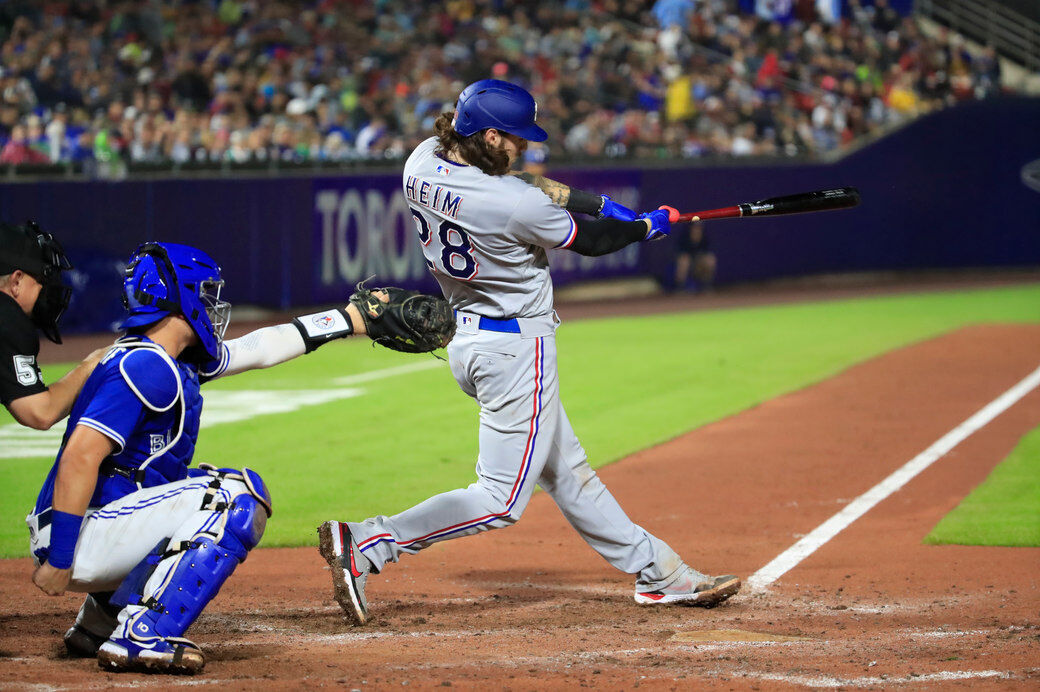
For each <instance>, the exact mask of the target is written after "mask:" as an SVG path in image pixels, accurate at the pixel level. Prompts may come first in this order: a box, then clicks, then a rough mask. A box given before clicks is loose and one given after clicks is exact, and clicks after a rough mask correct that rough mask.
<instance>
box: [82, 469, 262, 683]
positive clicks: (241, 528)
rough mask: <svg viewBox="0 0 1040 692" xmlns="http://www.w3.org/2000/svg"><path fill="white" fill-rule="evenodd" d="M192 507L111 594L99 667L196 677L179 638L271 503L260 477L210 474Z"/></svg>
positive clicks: (241, 556)
mask: <svg viewBox="0 0 1040 692" xmlns="http://www.w3.org/2000/svg"><path fill="white" fill-rule="evenodd" d="M211 478H212V480H211V482H210V484H209V486H208V491H207V493H206V495H205V496H203V498H202V502H201V503H200V505H199V507H198V509H197V510H196V511H195V512H194V513H192V514H191V515H190V516H188V517H187V518H185V519H184V520H183V521H182V522H181V523H180V525H179V526H177V527H176V529H175V530H174V532H173V533H172V535H171V536H170V537H169V538H168V539H165V540H162V541H160V542H159V543H158V544H157V545H156V546H155V547H154V549H153V550H152V551H151V552H150V553H149V554H148V555H147V556H146V557H145V559H144V560H142V561H141V562H140V564H138V565H137V566H136V567H135V568H134V569H133V571H131V572H130V574H128V575H127V577H126V579H125V580H124V581H123V583H122V584H121V585H120V587H119V589H117V590H116V593H115V595H114V596H113V597H112V601H113V602H114V603H117V604H123V605H124V606H125V607H124V608H123V610H122V611H121V612H120V613H119V626H118V627H117V628H116V630H115V631H114V632H113V633H112V636H111V637H109V639H108V641H106V642H105V643H104V644H103V645H102V646H101V648H100V650H99V651H98V665H100V666H101V667H102V668H104V669H105V670H113V671H132V670H137V671H145V672H151V671H155V672H164V673H189V674H190V673H197V672H199V671H201V670H202V668H203V666H204V664H205V659H204V657H203V655H202V652H201V650H200V649H199V648H198V647H197V646H196V645H195V644H194V643H192V642H191V641H189V640H188V639H185V638H184V637H183V635H184V633H185V631H186V630H187V629H188V627H190V626H191V624H192V623H193V622H194V621H195V619H196V618H197V617H198V616H199V615H200V614H201V613H202V609H203V608H205V606H206V604H207V603H209V601H210V600H212V599H213V597H214V596H216V595H217V592H218V591H219V590H220V587H221V586H222V585H223V584H224V581H225V580H226V579H227V578H228V577H229V576H231V573H232V572H233V571H234V570H235V568H236V567H237V566H238V564H239V563H240V562H242V561H244V560H245V559H246V555H247V554H248V553H249V551H250V550H252V549H253V548H255V547H256V545H257V544H258V543H259V542H260V538H261V536H263V533H264V528H265V526H266V524H267V518H268V517H269V516H270V513H271V498H270V495H269V494H268V493H267V489H266V488H265V487H264V484H263V481H262V480H261V479H260V476H259V475H257V474H256V473H255V472H253V471H249V470H248V469H246V470H243V471H242V472H238V471H234V470H232V469H221V470H220V471H213V472H211Z"/></svg>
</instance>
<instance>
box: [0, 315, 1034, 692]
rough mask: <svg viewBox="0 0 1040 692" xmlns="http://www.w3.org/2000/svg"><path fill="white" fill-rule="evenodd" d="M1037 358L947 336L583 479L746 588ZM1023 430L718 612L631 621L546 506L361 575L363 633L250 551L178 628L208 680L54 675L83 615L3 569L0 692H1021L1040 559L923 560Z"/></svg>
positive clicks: (970, 334)
mask: <svg viewBox="0 0 1040 692" xmlns="http://www.w3.org/2000/svg"><path fill="white" fill-rule="evenodd" d="M1038 353H1040V326H1013V327H1012V326H980V327H972V328H968V329H963V330H960V331H957V332H954V333H952V334H948V335H945V336H943V337H940V338H937V339H934V340H930V341H926V342H923V343H919V344H916V345H913V346H910V347H907V348H903V349H900V350H898V351H894V352H892V353H888V354H886V355H884V356H881V357H879V358H875V359H873V360H870V361H868V362H865V363H862V364H860V365H857V366H855V367H853V368H850V369H849V370H847V371H845V372H843V373H841V374H839V375H838V376H836V377H834V378H831V379H829V380H827V381H825V382H822V383H820V384H818V385H815V386H812V387H809V388H806V389H804V390H801V391H797V392H794V393H792V394H789V395H786V396H782V397H779V398H777V399H774V400H771V401H769V402H766V403H764V404H762V405H760V406H758V407H755V408H753V409H751V410H749V411H746V412H744V413H741V414H739V415H737V416H733V417H731V418H728V419H725V420H722V421H720V422H717V423H714V424H712V425H708V426H706V427H704V428H701V429H699V430H697V431H694V432H692V433H690V434H688V435H684V436H682V437H680V438H677V439H675V440H672V441H671V442H668V443H666V444H663V445H659V446H657V447H654V448H652V449H648V450H645V451H643V452H640V453H639V454H636V455H634V456H632V457H630V458H628V459H625V460H624V461H622V462H620V463H616V464H613V465H610V466H608V467H605V468H603V469H601V470H600V472H599V473H600V475H601V477H602V478H603V479H604V481H605V482H606V484H607V485H608V487H610V488H611V490H612V492H613V493H614V494H615V495H616V496H617V497H618V499H619V501H620V502H621V504H622V506H623V507H625V509H626V510H627V511H628V512H629V514H630V515H631V516H632V517H633V518H634V519H636V521H638V522H639V523H641V524H642V525H644V526H646V528H648V529H649V530H651V531H652V532H654V533H656V534H657V535H659V536H661V537H662V538H664V539H665V540H667V541H668V542H669V543H670V544H671V545H672V546H673V547H675V548H676V549H677V550H678V551H679V552H680V553H681V554H682V555H683V556H684V557H685V558H686V559H687V560H688V561H689V562H691V563H692V564H694V565H695V566H697V567H698V568H700V569H701V570H704V571H709V572H713V573H724V572H733V573H736V574H740V575H743V576H745V577H746V576H749V575H750V574H752V573H753V572H755V571H756V570H757V569H759V568H761V567H762V566H763V565H765V564H766V563H768V562H769V561H770V560H772V559H773V558H774V557H776V556H777V555H778V554H779V553H781V552H783V551H784V550H786V549H787V548H788V547H790V546H791V544H793V543H794V542H795V541H796V540H797V539H798V538H799V537H800V536H801V535H803V534H805V533H807V532H809V531H811V530H812V529H813V528H815V527H816V526H818V525H819V524H821V523H822V522H823V521H825V520H826V519H828V518H829V517H831V516H832V515H833V514H835V513H836V512H837V511H838V510H840V509H841V508H842V507H843V506H844V505H846V504H847V503H848V502H849V501H850V500H852V499H853V498H855V497H857V496H858V495H860V494H861V493H863V492H864V491H866V490H867V489H869V488H871V487H872V486H873V485H874V484H876V483H877V482H878V481H880V480H881V479H883V478H884V477H886V476H887V475H888V474H890V473H891V472H892V471H894V470H895V469H897V468H899V467H900V466H902V465H903V464H904V463H905V462H906V461H908V460H909V459H911V458H912V457H914V456H915V455H917V454H918V453H920V452H921V451H922V450H924V449H925V448H926V447H928V446H929V445H931V444H932V443H933V442H934V441H935V440H937V439H938V438H940V437H941V436H942V435H944V434H945V433H946V432H948V431H949V430H951V429H952V428H954V427H955V426H956V425H958V424H959V423H961V422H962V421H964V420H965V419H966V418H968V417H969V416H970V415H972V414H973V413H975V412H976V411H978V410H979V409H980V408H982V407H983V406H984V405H985V404H987V403H988V402H990V401H992V400H993V399H994V398H996V397H997V396H999V395H1000V394H1001V393H1003V392H1004V391H1005V390H1007V389H1008V388H1009V387H1011V386H1012V385H1014V384H1015V383H1016V382H1018V381H1019V380H1021V379H1022V378H1023V377H1024V376H1026V375H1027V374H1028V373H1029V372H1031V371H1032V370H1033V369H1035V368H1036V367H1037V365H1038V358H1037V354H1038ZM564 376H566V374H565V373H564ZM1038 422H1040V392H1038V391H1035V390H1034V391H1033V392H1031V393H1029V394H1028V395H1027V396H1026V397H1025V398H1024V399H1022V400H1021V401H1020V402H1018V403H1017V404H1015V405H1014V406H1012V407H1011V408H1010V409H1009V410H1008V411H1006V412H1005V413H1003V414H1002V415H1000V416H999V417H998V418H996V419H995V420H994V421H993V422H991V423H990V424H989V425H987V426H986V427H984V428H983V429H982V430H981V431H979V432H977V433H975V434H974V435H973V436H971V437H969V438H968V439H967V440H966V441H965V442H963V443H962V444H960V445H959V446H957V447H956V448H955V449H953V450H952V451H951V452H950V453H949V454H947V455H946V456H945V457H943V458H941V459H940V460H939V461H937V462H936V463H935V464H933V465H932V466H931V467H929V468H928V469H927V470H926V471H924V472H923V473H922V474H921V475H919V476H917V477H916V478H914V479H913V480H912V481H911V482H910V483H909V484H907V485H906V486H905V487H904V488H902V489H901V490H899V491H898V492H897V493H895V494H894V495H892V496H891V497H889V498H888V499H886V500H884V501H882V502H881V503H880V504H879V505H877V506H876V507H874V508H873V509H872V510H871V511H869V512H868V513H867V514H866V515H865V516H863V517H862V518H861V519H859V520H858V521H856V522H855V523H854V524H852V525H851V526H850V527H849V528H848V529H846V530H845V531H844V532H842V533H840V534H838V535H837V536H836V537H835V538H834V539H833V540H831V541H830V542H828V543H826V544H825V545H824V546H823V547H822V548H820V549H819V550H818V551H817V552H816V553H814V554H813V555H811V556H809V557H808V558H807V559H806V560H805V561H804V562H802V563H800V564H798V565H797V566H796V567H794V569H792V570H791V571H790V572H788V573H787V574H785V575H784V576H783V577H781V578H780V580H779V581H777V582H776V583H775V584H774V585H773V586H772V587H771V588H769V589H768V590H766V591H763V592H759V593H752V592H747V591H745V592H742V593H741V594H738V595H737V596H736V597H734V598H733V599H732V600H731V601H730V602H728V603H726V604H725V605H723V606H721V607H719V608H716V609H713V610H704V609H698V608H663V609H656V608H647V607H640V606H637V605H635V604H634V603H633V601H632V580H631V578H629V577H627V576H626V575H623V574H620V573H618V572H616V571H614V570H613V569H612V568H610V567H609V566H608V565H607V564H606V563H604V562H603V561H602V560H601V559H600V558H599V557H598V556H596V554H595V553H593V552H592V550H591V549H589V548H588V547H587V546H585V545H584V543H582V542H581V540H580V539H579V538H578V537H577V535H576V534H575V533H574V532H573V531H572V530H571V529H570V527H569V526H567V524H566V522H565V520H564V519H563V518H562V516H561V515H560V513H559V512H558V511H557V510H556V509H555V508H554V507H553V506H552V502H551V500H550V499H549V498H548V497H547V496H545V495H544V494H541V493H539V494H537V495H536V496H535V497H534V499H533V500H532V502H531V504H530V506H529V508H528V509H527V511H526V513H525V515H524V517H523V519H522V520H521V521H520V523H519V524H518V525H517V526H515V527H512V528H510V529H508V530H504V531H497V532H492V533H490V534H488V535H479V536H476V537H471V538H466V539H461V540H457V541H451V542H447V543H442V544H438V545H436V546H434V547H432V548H430V549H429V550H426V551H424V552H423V553H421V554H420V555H417V556H414V557H408V558H406V559H405V560H403V561H402V562H401V563H400V564H396V565H389V566H388V567H387V568H386V570H385V571H384V573H383V574H381V575H376V576H373V577H371V578H370V579H369V588H368V597H369V604H370V608H371V610H372V613H373V615H374V618H375V619H374V622H373V623H372V624H371V625H369V626H367V627H364V628H352V627H350V626H348V625H346V624H345V622H344V619H343V617H342V614H341V611H340V610H339V607H338V606H337V605H336V604H335V603H334V602H333V601H332V598H331V595H332V594H331V580H330V579H329V575H328V571H327V568H326V566H325V563H324V561H323V560H322V559H321V557H320V556H319V554H318V552H317V550H316V549H313V548H307V549H272V550H259V551H257V552H255V553H254V554H253V555H251V556H250V558H249V560H248V561H247V562H246V563H245V564H243V565H242V566H241V567H240V568H239V570H238V572H237V573H236V574H235V575H234V576H233V577H232V578H231V580H230V582H229V583H228V585H227V586H226V587H225V589H224V591H223V592H222V593H221V594H220V596H219V597H218V598H217V599H216V600H215V601H214V602H213V603H212V605H211V607H210V608H209V609H208V610H207V612H206V614H204V615H203V616H202V618H201V619H200V620H199V622H198V623H197V624H196V626H195V627H194V628H193V629H192V630H191V631H190V632H189V635H190V636H191V637H192V638H193V639H194V640H195V641H196V642H197V643H199V644H200V645H201V646H202V647H203V649H204V651H205V652H206V654H207V657H208V663H207V667H206V670H205V672H204V673H203V674H202V675H201V676H198V677H196V678H190V679H189V678H169V677H147V676H139V675H114V674H107V673H101V672H99V671H98V670H97V666H96V663H95V662H94V661H92V660H69V659H66V658H64V657H63V653H62V652H63V648H62V646H61V634H62V633H63V632H64V631H65V629H66V628H67V627H68V626H69V625H70V624H71V622H72V619H73V616H74V612H75V609H76V607H77V606H78V603H79V600H80V597H79V596H77V595H66V596H64V597H61V598H56V599H52V598H47V597H46V596H44V595H42V594H40V593H39V592H37V591H36V590H35V589H34V588H33V587H32V586H31V584H30V582H29V579H28V578H29V575H30V573H31V563H30V562H29V561H28V560H8V561H2V562H0V689H54V688H77V689H86V688H92V689H100V688H107V687H112V686H131V685H135V686H137V685H140V686H148V687H180V686H183V685H185V684H190V685H191V686H202V687H208V686H210V685H212V686H214V687H217V686H219V687H225V688H233V689H259V688H264V689H297V688H302V687H323V686H324V687H335V688H346V689H353V688H359V689H389V688H395V689H401V688H402V687H404V688H416V687H418V688H428V687H454V688H464V689H478V688H479V689H512V690H543V689H562V688H577V687H595V688H599V689H634V688H651V689H703V688H718V689H748V688H755V689H776V688H791V687H799V686H812V687H843V688H856V687H867V688H887V687H906V688H909V689H918V688H921V687H926V688H934V687H948V686H964V687H968V686H971V687H972V688H978V687H983V688H1000V689H1036V688H1037V687H1038V686H1040V656H1038V651H1040V588H1038V581H1040V576H1038V575H1040V569H1038V568H1040V549H1037V548H979V547H963V546H926V545H923V544H922V543H921V540H922V538H923V537H924V536H925V535H926V534H927V533H928V532H929V531H930V530H931V529H932V527H933V526H934V525H935V523H936V522H937V521H938V520H939V519H940V518H941V517H942V516H943V515H945V514H946V513H947V512H949V511H950V510H951V509H952V508H953V507H954V506H955V505H956V504H957V503H958V502H959V501H960V500H961V499H962V498H963V497H964V496H965V495H966V494H967V493H968V492H969V491H970V490H971V489H972V488H973V487H974V486H975V485H977V484H978V483H979V482H981V481H982V480H983V479H984V478H985V477H986V475H987V474H988V473H989V472H990V470H991V469H992V468H993V467H994V466H995V465H996V464H997V463H999V462H1000V460H1001V459H1003V458H1004V457H1005V456H1006V455H1007V453H1008V452H1009V451H1010V450H1011V449H1012V448H1013V446H1014V445H1015V443H1016V442H1017V441H1018V439H1019V438H1020V437H1021V436H1022V435H1023V434H1024V433H1026V432H1027V431H1028V430H1030V429H1031V428H1033V427H1035V426H1036V425H1037V423H1038ZM578 434H579V437H580V435H581V431H580V430H579V431H578ZM276 511H277V508H276ZM329 518H330V519H332V518H335V519H348V518H351V519H353V518H354V517H329ZM272 521H277V513H276V514H275V517H274V519H273V520H272Z"/></svg>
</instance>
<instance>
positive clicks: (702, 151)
mask: <svg viewBox="0 0 1040 692" xmlns="http://www.w3.org/2000/svg"><path fill="white" fill-rule="evenodd" d="M744 4H746V3H744ZM740 6H741V3H738V2H737V0H657V1H656V2H652V3H651V2H648V1H639V0H598V1H597V2H589V1H588V0H568V1H567V2H564V3H557V4H549V3H527V2H523V1H522V0H464V1H460V0H431V1H430V2H423V3H416V2H409V1H408V0H378V1H376V0H350V1H349V2H343V1H341V2H330V1H329V0H209V1H207V2H199V1H198V0H169V1H167V2H161V3H160V2H156V1H155V0H149V1H144V0H141V1H137V2H126V1H123V0H119V1H108V2H90V1H87V0H52V1H50V2H46V3H14V4H11V5H10V6H9V7H7V8H6V11H5V13H4V16H5V17H8V18H9V19H8V25H7V26H5V27H4V26H0V146H2V147H3V148H2V149H0V151H3V152H6V155H5V157H4V159H3V161H4V162H30V161H31V162H37V161H43V160H48V161H52V162H67V161H90V160H95V161H96V162H97V163H98V164H114V163H115V162H116V160H119V161H132V162H142V163H154V162H160V161H173V162H176V163H178V164H185V163H188V162H197V163H219V162H224V161H227V162H231V163H242V164H245V163H255V162H265V161H271V160H277V161H285V162H294V163H302V162H307V161H348V160H356V159H377V160H378V159H395V158H400V157H402V156H404V153H405V152H406V151H408V150H409V149H410V148H412V147H413V146H414V145H415V144H417V143H418V141H419V140H420V139H421V138H423V137H424V136H425V135H426V133H427V132H428V131H429V130H430V127H431V125H432V119H433V118H435V117H436V116H437V114H439V113H440V112H442V111H444V110H448V109H450V108H451V107H452V106H453V105H454V99H455V98H456V96H457V95H458V92H459V90H460V89H461V88H462V87H463V86H464V85H465V84H467V83H469V82H471V81H474V80H476V79H479V78H484V77H488V76H497V77H499V78H502V79H509V80H513V81H517V82H519V83H521V84H523V85H524V86H526V87H528V88H529V89H531V91H532V92H533V93H534V94H535V96H536V98H537V99H538V102H539V106H540V112H539V122H540V123H541V124H542V125H543V127H545V129H546V130H548V131H549V133H550V138H549V140H548V142H547V143H546V146H547V147H548V148H547V150H546V152H545V153H546V155H550V154H551V155H552V156H554V157H556V158H557V159H558V160H562V159H565V158H567V157H571V158H573V157H603V156H608V157H654V158H662V157H691V158H695V157H707V156H749V155H755V156H776V155H779V156H804V155H810V156H811V155H813V154H819V153H825V152H829V151H833V150H836V149H840V148H842V147H845V146H849V145H850V144H851V143H852V142H854V141H856V140H857V139H859V138H861V137H864V136H867V135H871V134H873V133H878V132H882V131H884V129H885V128H887V127H889V126H890V125H892V124H896V123H899V122H901V121H903V120H905V119H907V118H911V117H915V116H916V115H918V114H921V113H924V112H927V111H930V110H934V109H936V108H941V107H945V106H948V105H951V104H954V103H956V102H957V101H960V100H965V99H971V98H988V97H990V96H993V95H996V94H999V93H1000V91H1001V89H1002V86H1001V74H1000V67H999V63H998V61H997V57H996V54H995V52H994V51H993V50H992V49H986V50H984V51H983V52H982V53H981V54H979V55H973V54H972V53H971V52H969V51H968V50H966V48H965V47H964V43H963V41H962V39H960V37H958V36H956V35H954V34H950V33H943V34H941V35H939V36H937V37H935V38H929V37H927V36H925V35H924V34H923V33H922V32H921V30H920V29H919V27H918V26H917V24H916V22H915V20H913V19H910V18H903V17H900V16H899V14H898V13H897V12H895V11H894V10H893V9H892V7H891V5H889V4H888V2H886V0H876V1H875V2H873V3H863V2H861V0H849V3H848V4H847V6H846V16H845V18H843V19H842V20H841V21H836V22H831V21H829V19H830V16H831V14H832V8H833V2H816V1H815V0H798V1H796V2H793V3H786V4H785V3H774V5H770V7H772V9H771V10H770V12H768V13H765V15H766V16H768V17H774V18H778V20H776V21H774V20H771V19H764V18H762V17H759V16H756V15H754V14H742V13H741V12H740V11H739V7H740ZM755 6H756V7H759V5H758V4H755ZM777 8H785V9H784V11H783V12H780V10H778V9H777ZM821 8H822V12H821ZM16 133H17V137H16V136H15V134H16ZM563 133H567V135H566V137H565V136H564V134H563ZM41 157H42V158H41Z"/></svg>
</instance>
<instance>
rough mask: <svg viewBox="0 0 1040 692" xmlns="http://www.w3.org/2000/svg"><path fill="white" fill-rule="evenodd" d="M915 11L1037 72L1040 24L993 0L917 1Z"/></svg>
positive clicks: (1038, 68) (1039, 51)
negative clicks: (988, 45)
mask: <svg viewBox="0 0 1040 692" xmlns="http://www.w3.org/2000/svg"><path fill="white" fill-rule="evenodd" d="M917 12H918V14H922V15H924V16H926V17H929V18H931V19H933V20H935V21H936V22H939V23H940V24H943V25H945V26H948V27H949V28H951V29H953V30H954V31H956V32H958V33H961V34H964V35H965V36H967V37H969V38H972V39H974V40H976V41H978V42H980V43H985V44H990V45H992V46H993V47H994V48H996V50H997V52H998V53H1000V54H1001V55H1003V56H1004V57H1006V58H1009V59H1011V60H1013V61H1015V62H1017V63H1019V64H1021V65H1023V66H1024V67H1026V68H1027V69H1029V70H1032V71H1040V23H1037V22H1035V21H1033V20H1032V19H1030V18H1029V17H1026V16H1025V15H1023V14H1021V13H1020V12H1016V11H1015V10H1012V9H1010V8H1008V7H1005V6H1004V4H1003V3H1001V2H997V1H996V0H917Z"/></svg>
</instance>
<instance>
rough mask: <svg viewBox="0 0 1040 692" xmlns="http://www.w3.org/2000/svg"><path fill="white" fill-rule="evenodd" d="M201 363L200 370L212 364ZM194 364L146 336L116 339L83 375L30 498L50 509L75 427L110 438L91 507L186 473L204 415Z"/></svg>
mask: <svg viewBox="0 0 1040 692" xmlns="http://www.w3.org/2000/svg"><path fill="white" fill-rule="evenodd" d="M209 365H210V366H214V367H206V366H203V371H204V372H214V371H216V370H217V369H218V368H217V367H215V364H209ZM199 385H200V376H199V366H198V365H195V364H192V363H184V362H182V361H179V360H174V359H173V358H171V357H170V356H169V355H167V353H166V352H165V351H164V350H163V349H162V348H161V347H159V346H157V345H156V344H155V343H153V342H152V341H151V340H150V339H148V338H147V337H143V336H128V337H125V338H123V339H120V340H119V341H117V342H116V345H115V346H114V347H113V348H112V350H110V351H109V352H108V354H107V355H106V356H105V358H104V359H103V360H102V361H101V362H100V363H99V364H98V366H97V367H96V368H95V369H94V372H93V373H91V375H90V377H89V378H87V381H86V383H85V384H84V385H83V390H82V391H81V392H80V394H79V396H78V397H76V402H75V403H74V404H73V406H72V412H71V413H70V415H69V421H68V424H67V425H66V427H65V436H64V438H63V439H62V445H61V449H59V450H58V456H57V459H56V460H55V462H54V466H53V467H51V471H50V473H49V474H48V475H47V480H46V481H45V482H44V484H43V488H42V489H41V490H40V495H39V497H38V498H37V500H36V509H35V512H36V513H39V512H41V511H43V510H44V509H46V508H47V507H50V506H51V502H52V500H53V497H54V480H55V477H56V475H57V471H58V463H59V462H60V461H61V455H62V453H63V452H64V450H65V445H66V444H67V443H68V440H69V437H70V436H71V435H72V431H73V430H75V429H76V426H78V425H84V426H87V427H90V428H93V429H94V430H97V431H98V432H100V433H101V434H103V435H104V436H105V437H107V438H109V439H110V440H112V441H113V442H114V443H115V445H116V449H115V451H114V452H113V453H112V454H111V455H110V456H109V457H107V458H106V459H105V460H104V462H102V464H101V469H100V472H99V474H98V481H97V486H96V488H95V490H94V495H93V496H92V497H91V500H90V506H91V507H101V506H103V505H106V504H108V503H109V502H112V501H113V500H117V499H119V498H120V497H123V496H124V495H128V494H130V493H132V492H135V491H136V490H138V488H149V487H153V486H156V485H163V484H164V483H172V482H173V481H179V480H182V479H184V478H186V477H187V475H188V465H189V464H190V463H191V458H192V455H193V454H194V453H195V443H196V440H197V439H198V435H199V419H200V416H201V415H202V395H201V394H200V392H199Z"/></svg>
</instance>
